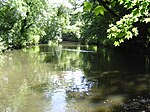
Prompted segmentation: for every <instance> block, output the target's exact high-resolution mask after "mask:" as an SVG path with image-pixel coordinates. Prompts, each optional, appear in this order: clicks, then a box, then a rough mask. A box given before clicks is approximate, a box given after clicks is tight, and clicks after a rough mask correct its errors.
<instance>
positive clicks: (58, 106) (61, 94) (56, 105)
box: [46, 89, 67, 112]
mask: <svg viewBox="0 0 150 112" xmlns="http://www.w3.org/2000/svg"><path fill="white" fill-rule="evenodd" d="M65 98H66V93H65V90H64V89H56V90H55V91H54V92H53V93H52V94H51V99H52V101H51V105H50V108H48V109H47V110H46V112H65V108H66V104H67V103H66V99H65Z"/></svg>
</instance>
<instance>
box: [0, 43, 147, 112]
mask: <svg viewBox="0 0 150 112" xmlns="http://www.w3.org/2000/svg"><path fill="white" fill-rule="evenodd" d="M149 111H150V56H147V55H135V54H129V53H121V52H117V51H113V50H108V49H104V48H101V47H99V48H97V47H96V46H81V45H73V44H70V45H69V44H64V45H63V44H62V45H57V46H46V45H42V46H35V47H31V48H28V49H22V50H13V51H11V52H8V53H5V54H4V55H2V56H0V112H149Z"/></svg>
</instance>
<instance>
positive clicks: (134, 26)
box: [0, 0, 150, 50]
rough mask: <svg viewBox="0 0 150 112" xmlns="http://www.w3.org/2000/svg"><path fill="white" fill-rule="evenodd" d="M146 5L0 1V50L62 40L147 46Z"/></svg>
mask: <svg viewBox="0 0 150 112" xmlns="http://www.w3.org/2000/svg"><path fill="white" fill-rule="evenodd" d="M56 1H57V0H56ZM149 6H150V1H149V0H132V1H131V0H89V1H86V0H85V1H84V2H79V1H76V0H65V2H53V1H52V0H30V1H29V0H0V50H5V49H11V48H15V49H19V48H22V47H26V46H29V45H35V44H39V43H52V42H55V43H58V42H59V41H62V40H67V41H68V40H69V41H80V42H81V43H83V44H97V45H114V46H127V45H138V46H140V47H144V48H145V47H149V42H150V28H149V26H150V23H149V22H150V14H149ZM82 8H83V9H84V11H82V10H81V9H82Z"/></svg>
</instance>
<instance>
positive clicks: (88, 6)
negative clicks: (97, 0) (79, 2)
mask: <svg viewBox="0 0 150 112" xmlns="http://www.w3.org/2000/svg"><path fill="white" fill-rule="evenodd" d="M91 8H92V3H90V2H84V10H88V11H89V12H90V11H91Z"/></svg>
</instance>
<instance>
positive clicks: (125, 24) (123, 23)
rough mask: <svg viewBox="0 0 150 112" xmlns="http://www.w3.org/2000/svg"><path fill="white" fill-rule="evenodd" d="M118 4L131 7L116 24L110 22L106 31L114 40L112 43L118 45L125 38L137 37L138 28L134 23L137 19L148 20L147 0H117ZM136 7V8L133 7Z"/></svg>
mask: <svg viewBox="0 0 150 112" xmlns="http://www.w3.org/2000/svg"><path fill="white" fill-rule="evenodd" d="M118 1H119V2H120V4H123V5H124V7H126V8H127V9H129V10H130V9H131V13H129V14H126V15H124V16H123V17H122V18H120V20H119V21H117V22H116V24H110V25H109V29H108V30H107V32H108V38H109V39H113V40H114V45H115V46H119V45H120V43H122V42H124V40H126V39H128V40H129V39H131V38H133V37H137V35H138V28H137V27H135V26H134V24H135V23H136V22H138V21H140V22H141V23H142V22H146V23H148V22H150V21H149V8H148V7H149V5H150V4H149V0H133V1H126V0H118ZM134 7H136V8H134Z"/></svg>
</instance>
